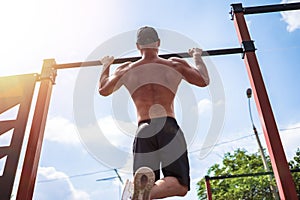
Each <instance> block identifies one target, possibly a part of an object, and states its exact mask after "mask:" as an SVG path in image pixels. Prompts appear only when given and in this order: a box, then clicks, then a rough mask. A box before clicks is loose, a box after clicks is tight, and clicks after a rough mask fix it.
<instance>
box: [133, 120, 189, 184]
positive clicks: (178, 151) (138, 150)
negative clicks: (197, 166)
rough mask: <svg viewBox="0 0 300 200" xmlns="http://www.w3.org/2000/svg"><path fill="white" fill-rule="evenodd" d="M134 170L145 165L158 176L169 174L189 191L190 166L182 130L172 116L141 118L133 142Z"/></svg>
mask: <svg viewBox="0 0 300 200" xmlns="http://www.w3.org/2000/svg"><path fill="white" fill-rule="evenodd" d="M133 156H134V161H133V171H134V173H135V172H136V171H137V169H138V168H140V167H143V166H146V167H150V168H151V169H152V170H153V171H154V173H155V179H156V180H159V179H160V168H161V169H162V173H163V175H164V177H167V176H172V177H175V178H177V179H178V181H179V183H180V184H181V185H184V186H187V187H188V189H189V190H190V167H189V161H188V156H187V146H186V141H185V138H184V135H183V132H182V130H181V129H180V127H179V126H178V124H177V122H176V120H175V119H174V118H171V117H162V118H154V119H151V120H145V121H141V122H140V123H139V126H138V130H137V134H136V137H135V140H134V143H133Z"/></svg>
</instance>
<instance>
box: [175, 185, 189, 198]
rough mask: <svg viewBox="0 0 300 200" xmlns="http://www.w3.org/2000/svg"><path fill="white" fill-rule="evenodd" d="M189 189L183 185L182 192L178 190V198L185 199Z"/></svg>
mask: <svg viewBox="0 0 300 200" xmlns="http://www.w3.org/2000/svg"><path fill="white" fill-rule="evenodd" d="M188 191H189V190H188V187H187V186H183V185H181V187H180V190H178V196H181V197H184V196H185V195H186V194H187V193H188Z"/></svg>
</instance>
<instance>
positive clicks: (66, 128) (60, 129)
mask: <svg viewBox="0 0 300 200" xmlns="http://www.w3.org/2000/svg"><path fill="white" fill-rule="evenodd" d="M45 139H46V140H49V141H52V142H58V143H62V144H69V145H77V144H80V140H79V138H78V134H77V130H76V127H75V125H74V124H72V123H71V122H70V121H69V120H68V119H65V118H62V117H54V118H50V119H49V120H48V121H47V125H46V130H45Z"/></svg>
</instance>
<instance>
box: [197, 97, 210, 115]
mask: <svg viewBox="0 0 300 200" xmlns="http://www.w3.org/2000/svg"><path fill="white" fill-rule="evenodd" d="M211 109H212V103H211V101H210V100H209V99H203V100H201V101H199V102H198V111H199V114H204V113H206V114H207V113H210V112H211Z"/></svg>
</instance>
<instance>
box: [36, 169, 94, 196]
mask: <svg viewBox="0 0 300 200" xmlns="http://www.w3.org/2000/svg"><path fill="white" fill-rule="evenodd" d="M52 180H54V181H52ZM37 183H38V184H36V189H35V193H34V199H38V200H48V199H49V200H53V199H65V200H89V199H90V197H89V195H88V194H87V193H86V192H84V191H82V190H78V189H76V188H75V187H74V186H73V184H72V182H71V181H70V179H69V178H68V176H67V175H66V174H65V173H63V172H60V171H57V170H56V169H55V168H54V167H39V169H38V180H37Z"/></svg>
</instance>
